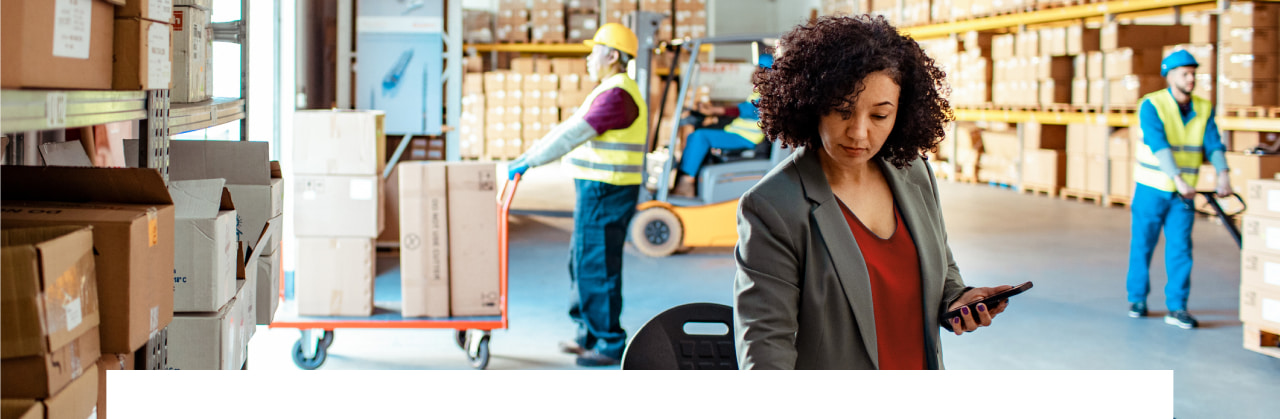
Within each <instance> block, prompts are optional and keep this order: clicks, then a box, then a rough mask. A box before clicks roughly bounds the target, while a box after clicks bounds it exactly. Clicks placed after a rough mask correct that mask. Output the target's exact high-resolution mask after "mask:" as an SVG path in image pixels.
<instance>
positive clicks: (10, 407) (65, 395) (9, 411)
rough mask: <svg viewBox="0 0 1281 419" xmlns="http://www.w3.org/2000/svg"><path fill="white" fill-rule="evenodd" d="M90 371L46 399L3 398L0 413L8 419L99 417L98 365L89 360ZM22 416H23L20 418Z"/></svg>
mask: <svg viewBox="0 0 1281 419" xmlns="http://www.w3.org/2000/svg"><path fill="white" fill-rule="evenodd" d="M88 362H89V368H88V369H87V370H86V371H85V372H84V374H82V375H81V376H80V377H79V378H77V379H75V380H74V381H72V382H71V384H68V385H67V387H66V388H64V389H63V390H62V392H60V393H58V394H56V395H54V396H53V397H49V398H47V399H44V400H34V399H27V398H24V399H4V400H3V401H0V411H3V415H4V418H5V419H8V418H21V419H46V418H47V419H80V418H97V417H98V395H99V394H100V392H99V391H98V381H99V380H100V378H99V377H100V376H99V372H98V366H97V365H95V364H96V363H95V361H94V360H90V361H88ZM18 415H21V416H18Z"/></svg>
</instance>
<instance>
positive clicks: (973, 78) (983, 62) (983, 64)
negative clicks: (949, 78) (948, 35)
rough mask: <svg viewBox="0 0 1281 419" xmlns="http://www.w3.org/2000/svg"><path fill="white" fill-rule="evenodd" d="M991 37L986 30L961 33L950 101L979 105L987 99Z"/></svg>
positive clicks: (990, 62) (960, 104) (988, 93)
mask: <svg viewBox="0 0 1281 419" xmlns="http://www.w3.org/2000/svg"><path fill="white" fill-rule="evenodd" d="M992 44H993V37H992V35H991V34H988V33H980V32H967V33H966V34H965V36H963V37H962V46H963V48H964V49H963V50H961V51H960V52H959V53H958V54H957V55H958V57H957V66H956V69H957V77H956V83H955V84H953V85H952V104H953V105H955V106H966V105H969V106H982V105H984V104H986V103H988V102H990V101H991V94H992V90H991V89H989V88H988V86H991V85H992V58H991V57H992V51H993V45H992Z"/></svg>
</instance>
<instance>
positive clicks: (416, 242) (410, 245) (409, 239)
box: [405, 234, 423, 250]
mask: <svg viewBox="0 0 1281 419" xmlns="http://www.w3.org/2000/svg"><path fill="white" fill-rule="evenodd" d="M422 244H423V240H422V238H420V237H418V235H417V234H410V235H408V236H405V248H406V249H409V250H417V249H418V246H420V245H422Z"/></svg>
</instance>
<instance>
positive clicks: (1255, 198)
mask: <svg viewBox="0 0 1281 419" xmlns="http://www.w3.org/2000/svg"><path fill="white" fill-rule="evenodd" d="M1245 202H1246V207H1247V208H1246V213H1247V214H1251V215H1259V216H1264V217H1274V218H1276V217H1281V181H1277V180H1275V179H1251V180H1249V181H1247V182H1246V190H1245Z"/></svg>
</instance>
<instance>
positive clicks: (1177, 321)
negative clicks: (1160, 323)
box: [1165, 310, 1197, 329]
mask: <svg viewBox="0 0 1281 419" xmlns="http://www.w3.org/2000/svg"><path fill="white" fill-rule="evenodd" d="M1165 324H1170V325H1175V326H1179V328H1180V329H1191V328H1194V327H1196V326H1197V322H1196V319H1194V318H1192V315H1191V314H1189V313H1188V311H1187V310H1175V311H1171V312H1170V314H1166V315H1165Z"/></svg>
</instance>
